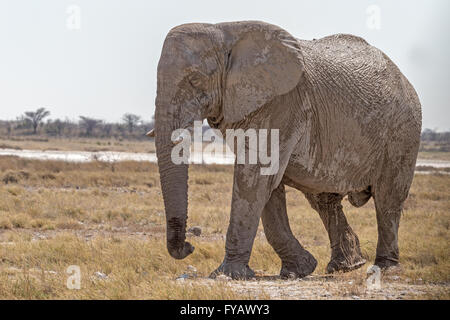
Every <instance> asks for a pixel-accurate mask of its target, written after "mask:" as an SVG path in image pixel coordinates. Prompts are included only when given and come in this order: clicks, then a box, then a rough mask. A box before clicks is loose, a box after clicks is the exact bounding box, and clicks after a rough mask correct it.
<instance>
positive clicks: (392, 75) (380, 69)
mask: <svg viewBox="0 0 450 320" xmlns="http://www.w3.org/2000/svg"><path fill="white" fill-rule="evenodd" d="M205 118H206V119H207V120H208V122H209V124H210V125H211V126H212V127H214V128H218V129H220V130H221V131H222V132H223V133H224V134H225V130H226V129H227V128H235V129H236V128H242V129H244V130H245V129H247V128H260V129H262V128H266V129H279V130H280V131H279V135H280V166H279V168H280V169H279V172H278V173H277V174H275V175H271V176H267V175H266V176H264V175H261V174H260V165H259V164H256V165H255V164H253V165H251V164H240V165H238V164H236V165H235V169H234V184H233V195H232V203H231V217H230V224H229V227H228V232H227V238H226V254H225V258H224V260H223V263H222V264H221V265H220V266H219V268H218V269H217V270H216V271H214V272H213V273H212V275H211V276H212V277H214V276H215V275H216V274H218V273H221V272H222V273H225V274H227V275H229V276H232V277H233V278H250V277H252V276H253V275H254V273H253V271H252V270H251V269H250V268H249V266H248V262H249V259H250V253H251V250H252V245H253V241H254V238H255V235H256V232H257V227H258V223H259V220H260V218H261V219H262V223H263V226H264V231H265V234H266V237H267V240H268V241H269V243H270V244H271V246H272V247H273V248H274V249H275V251H276V253H277V254H278V255H279V257H280V258H281V261H282V268H281V272H280V273H281V276H282V277H291V276H296V277H304V276H306V275H308V274H310V273H312V272H313V271H314V269H315V267H316V265H317V261H316V260H315V259H314V257H313V256H312V255H311V254H310V253H309V252H308V251H307V250H305V249H304V248H303V247H302V245H301V244H300V243H299V242H298V241H297V239H296V238H295V237H294V235H293V234H292V232H291V229H290V226H289V221H288V216H287V214H286V194H285V189H284V188H285V185H288V186H291V187H294V188H296V189H298V190H300V191H302V192H303V193H304V194H305V196H306V198H307V199H308V201H309V202H310V203H311V206H312V207H313V208H314V209H315V210H316V211H317V212H318V213H319V215H320V217H321V219H322V221H323V223H324V225H325V228H326V230H327V232H328V234H329V238H330V243H331V249H332V250H331V261H330V262H329V264H328V267H327V271H328V272H334V271H347V270H352V269H355V268H358V267H360V266H362V265H363V264H364V263H365V260H364V259H363V258H362V256H361V251H360V248H359V240H358V237H357V236H356V234H355V233H354V232H353V230H352V228H351V227H350V226H349V225H348V223H347V220H346V218H345V215H344V213H343V211H342V205H341V201H342V198H343V197H344V196H346V195H348V199H349V201H350V203H352V204H353V205H354V206H356V207H360V206H362V205H364V204H365V203H366V202H367V201H368V200H369V199H370V197H373V198H374V201H375V206H376V216H377V222H378V245H377V251H376V259H375V264H376V265H378V266H380V267H382V268H385V267H389V266H395V265H397V264H398V260H399V251H398V227H399V220H400V214H401V210H402V205H403V202H404V201H405V199H406V197H407V195H408V191H409V188H410V185H411V182H412V178H413V174H414V167H415V162H416V157H417V152H418V147H419V136H420V131H421V107H420V102H419V99H418V97H417V94H416V92H415V91H414V89H413V87H412V86H411V84H410V83H409V82H408V80H407V79H406V78H405V76H403V75H402V73H401V72H400V71H399V69H398V68H397V66H396V65H395V64H394V63H393V62H392V61H391V60H390V59H389V58H388V57H387V56H386V55H385V54H383V53H382V52H381V51H380V50H378V49H376V48H374V47H372V46H371V45H369V44H368V43H367V42H366V41H364V40H363V39H361V38H359V37H356V36H352V35H345V34H338V35H332V36H328V37H325V38H322V39H318V40H312V41H304V40H299V39H296V38H294V37H293V36H291V35H290V34H289V33H288V32H286V31H285V30H283V29H281V28H279V27H277V26H274V25H271V24H267V23H263V22H255V21H243V22H231V23H220V24H214V25H213V24H187V25H181V26H178V27H176V28H174V29H172V30H171V31H170V32H169V34H168V35H167V37H166V40H165V42H164V46H163V49H162V53H161V58H160V61H159V65H158V89H157V98H156V121H155V132H156V150H157V156H158V165H159V171H160V176H161V187H162V193H163V197H164V204H165V210H166V221H167V248H168V251H169V253H170V254H171V256H172V257H174V258H176V259H183V258H184V257H186V256H187V255H189V254H190V253H192V252H193V250H194V248H193V247H192V246H191V244H189V243H188V242H186V241H185V240H186V237H185V229H186V221H187V189H188V186H187V179H188V167H187V165H175V164H173V163H172V161H171V159H170V153H171V150H172V148H173V144H172V142H171V133H172V131H173V130H175V129H179V128H189V127H190V126H192V124H193V121H194V120H203V119H205ZM247 152H248V150H247Z"/></svg>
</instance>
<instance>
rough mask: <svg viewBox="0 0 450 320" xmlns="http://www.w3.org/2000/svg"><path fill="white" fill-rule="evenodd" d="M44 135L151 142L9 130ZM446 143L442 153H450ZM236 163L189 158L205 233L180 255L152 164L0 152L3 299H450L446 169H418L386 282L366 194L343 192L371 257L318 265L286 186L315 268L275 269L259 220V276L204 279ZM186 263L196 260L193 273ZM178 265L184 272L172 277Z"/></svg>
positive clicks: (322, 256)
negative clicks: (395, 266) (306, 272)
mask: <svg viewBox="0 0 450 320" xmlns="http://www.w3.org/2000/svg"><path fill="white" fill-rule="evenodd" d="M2 142H3V141H2V140H0V145H1V144H2ZM47 143H48V145H49V147H48V149H55V148H56V149H58V150H86V151H92V150H88V149H81V148H96V146H97V147H98V148H99V149H101V148H103V149H108V150H114V151H136V152H137V151H140V152H143V151H146V152H149V151H151V150H154V147H153V146H152V145H151V144H148V143H144V142H133V143H131V142H120V141H119V142H117V141H116V142H114V141H91V140H79V139H78V140H74V141H72V142H67V141H66V142H62V141H61V142H58V141H50V143H49V141H11V140H9V141H7V144H8V145H9V146H15V147H16V148H22V149H45V145H46V144H47ZM108 143H109V144H108ZM114 143H119V144H121V145H114ZM3 144H6V142H4V143H3ZM43 145H44V147H43ZM111 146H113V147H114V149H111V148H112V147H111ZM0 147H2V146H0ZM116 147H117V149H115V148H116ZM3 148H5V146H3ZM100 151H104V150H100ZM442 154H443V155H444V157H441V158H443V159H444V160H445V159H448V158H450V157H448V154H445V153H442ZM430 157H432V158H433V159H435V158H436V156H435V155H432V156H431V155H430ZM423 158H426V157H423ZM232 173H233V168H232V167H231V166H220V165H210V166H198V165H192V166H191V167H190V177H189V219H188V227H190V226H200V227H201V229H202V234H201V235H200V236H195V235H193V234H188V238H189V239H188V240H189V241H190V242H191V243H192V244H193V245H194V246H195V247H196V249H195V251H194V253H193V254H192V255H190V256H189V257H187V258H186V259H184V260H181V261H179V260H175V259H172V258H170V256H169V254H168V253H167V250H166V247H165V216H164V206H163V202H162V195H161V191H160V185H159V176H158V170H157V166H156V165H155V164H150V163H143V162H119V163H103V162H90V163H67V162H57V161H39V160H27V159H20V158H17V157H0V298H3V299H72V298H74V299H234V298H237V299H264V298H266V299H449V298H450V259H449V257H450V252H449V236H450V233H449V227H450V175H448V174H440V173H433V174H416V176H415V178H414V183H413V186H412V189H411V192H410V196H409V198H408V200H407V202H406V205H405V209H404V212H403V214H402V219H401V223H400V233H399V244H400V255H401V261H400V262H401V265H402V268H401V269H399V270H396V271H395V272H391V273H387V274H383V275H382V279H381V286H382V289H381V290H368V289H367V286H366V270H367V267H368V266H369V265H370V263H371V262H373V260H374V255H375V248H376V241H377V228H376V218H375V209H374V204H373V201H372V200H370V201H369V203H368V204H366V205H365V206H364V207H362V208H358V209H357V208H354V207H352V206H351V205H350V204H349V202H348V201H347V200H346V199H345V200H344V202H343V205H344V211H345V212H346V216H347V219H348V220H349V223H350V224H351V226H352V228H353V229H354V230H355V232H356V233H357V234H358V236H359V239H360V242H361V249H362V252H363V254H364V256H365V258H366V259H367V260H368V263H367V264H366V265H365V266H363V267H362V268H361V269H359V270H355V271H352V272H349V273H343V274H336V275H333V276H329V275H325V272H324V270H325V267H326V264H327V263H328V261H329V256H330V249H329V241H328V236H327V233H326V232H325V228H324V227H323V225H322V222H321V220H320V218H319V215H318V214H317V213H316V212H315V211H313V210H312V209H311V207H310V206H309V204H308V203H307V201H306V199H305V198H304V196H303V195H302V194H301V193H300V192H298V191H296V190H294V189H291V188H287V203H288V213H289V218H290V222H291V226H292V229H293V232H294V234H295V235H296V237H297V238H298V239H299V241H300V242H301V243H302V244H303V245H304V246H305V247H306V248H307V249H308V250H309V251H310V252H311V253H312V254H313V255H314V256H315V257H316V259H317V260H318V266H317V268H316V271H315V272H314V273H313V275H311V276H309V277H307V278H305V279H302V280H280V279H278V278H277V277H276V275H278V273H279V269H280V261H279V259H278V257H277V256H276V254H275V253H274V251H273V249H272V248H271V247H270V246H269V244H268V243H267V241H266V239H265V236H264V232H263V229H262V226H260V229H259V231H258V234H257V237H256V239H255V244H254V248H253V252H252V257H251V260H250V266H251V267H252V268H253V269H254V270H255V271H256V272H257V279H256V280H253V281H230V280H227V279H221V280H209V279H207V277H208V275H209V273H210V272H211V271H213V270H214V269H215V268H216V267H217V266H218V265H219V264H220V263H221V261H222V259H223V255H224V245H225V233H226V230H227V226H228V219H229V210H230V201H231V189H232ZM71 265H77V266H79V267H80V269H81V289H79V290H71V289H68V288H67V286H66V282H67V279H68V277H69V276H70V275H69V274H68V273H67V272H66V271H67V268H68V267H69V266H71ZM191 266H193V267H195V269H196V270H197V272H196V274H195V275H194V274H193V272H192V267H191ZM180 275H186V276H187V278H186V279H181V280H180V279H178V280H177V279H176V278H177V277H179V276H180Z"/></svg>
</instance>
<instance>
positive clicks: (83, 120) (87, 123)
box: [80, 116, 102, 137]
mask: <svg viewBox="0 0 450 320" xmlns="http://www.w3.org/2000/svg"><path fill="white" fill-rule="evenodd" d="M100 123H102V120H99V119H94V118H89V117H83V116H80V127H82V128H84V130H85V132H86V136H88V137H90V136H92V132H93V131H94V129H95V127H97V126H98V125H99V124H100Z"/></svg>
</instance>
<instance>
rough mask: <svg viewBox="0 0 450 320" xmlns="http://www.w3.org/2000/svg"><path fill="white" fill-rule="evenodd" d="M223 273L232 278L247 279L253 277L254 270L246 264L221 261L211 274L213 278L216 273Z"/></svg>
mask: <svg viewBox="0 0 450 320" xmlns="http://www.w3.org/2000/svg"><path fill="white" fill-rule="evenodd" d="M220 274H224V275H226V276H229V277H231V278H232V279H233V280H248V279H252V278H254V277H255V272H253V270H252V269H250V267H249V266H248V265H247V264H243V263H236V262H234V263H230V262H223V263H222V264H221V265H220V266H219V267H218V268H217V269H216V270H215V271H214V272H213V273H211V275H210V276H209V277H210V278H212V279H215V278H216V277H217V276H218V275H220Z"/></svg>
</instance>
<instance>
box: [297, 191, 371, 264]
mask: <svg viewBox="0 0 450 320" xmlns="http://www.w3.org/2000/svg"><path fill="white" fill-rule="evenodd" d="M305 196H306V198H307V199H308V201H309V203H310V204H311V206H312V207H313V209H315V210H316V211H317V212H318V213H319V215H320V218H321V219H322V221H323V224H324V225H325V229H326V230H327V232H328V236H329V238H330V245H331V259H330V262H329V263H328V265H327V269H326V271H327V273H332V272H337V271H344V272H345V271H350V270H354V269H357V268H360V267H361V266H363V265H364V263H366V260H365V259H363V257H362V256H361V249H360V248H359V240H358V237H357V235H356V234H355V233H354V232H353V230H352V228H351V227H350V225H349V224H348V222H347V219H346V218H345V215H344V212H343V211H342V204H341V201H342V198H343V196H341V195H339V194H335V193H319V194H305Z"/></svg>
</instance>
